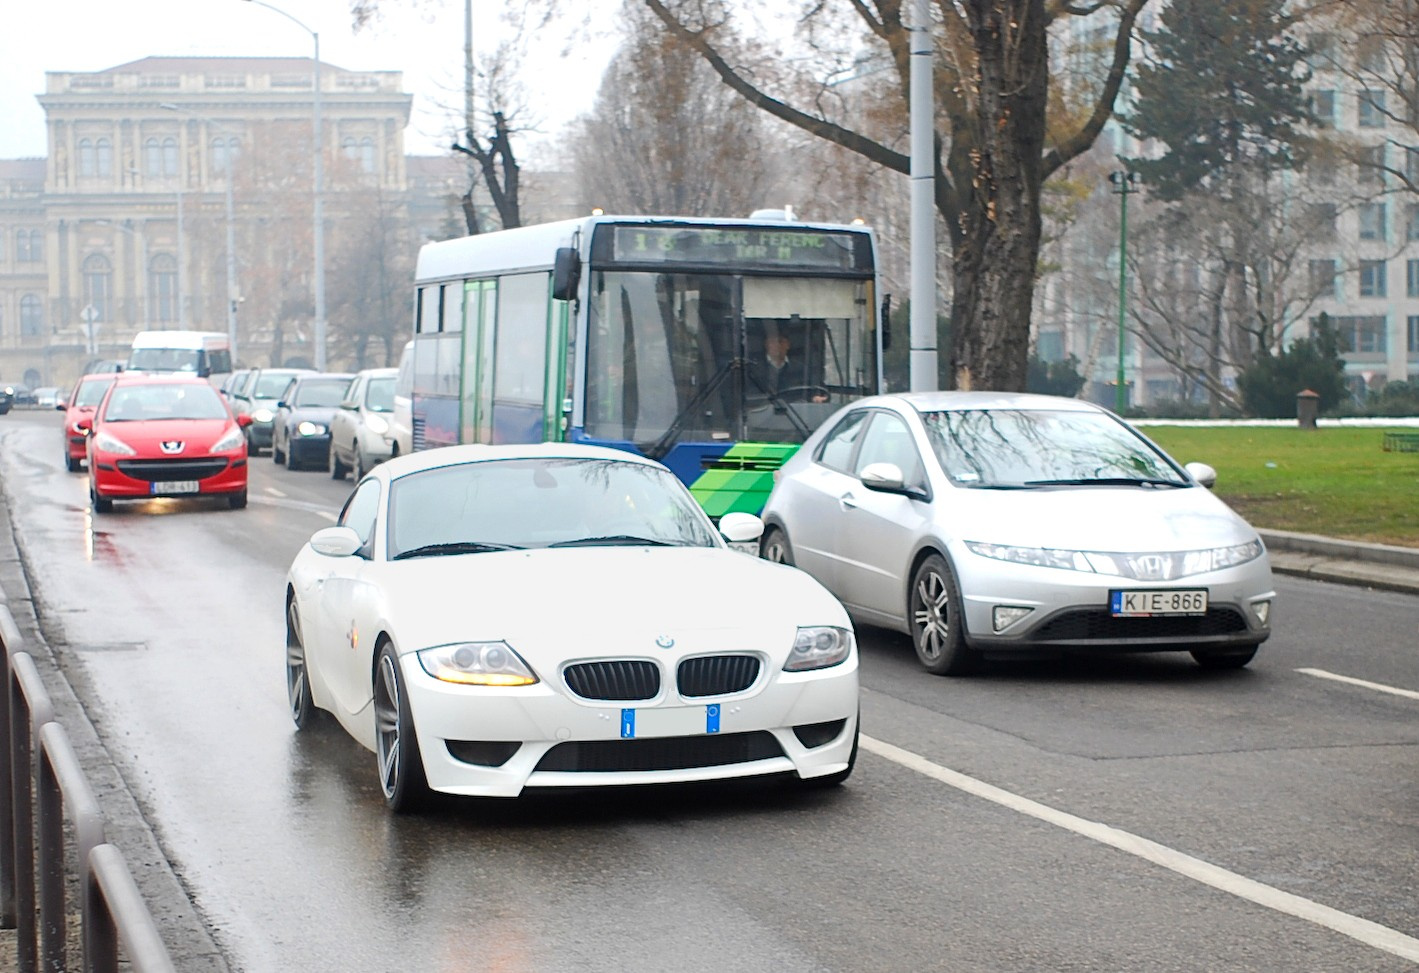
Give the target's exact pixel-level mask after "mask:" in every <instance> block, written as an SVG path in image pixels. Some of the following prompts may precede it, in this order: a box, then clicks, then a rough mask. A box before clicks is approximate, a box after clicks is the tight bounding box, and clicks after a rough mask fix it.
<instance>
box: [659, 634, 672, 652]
mask: <svg viewBox="0 0 1419 973" xmlns="http://www.w3.org/2000/svg"><path fill="white" fill-rule="evenodd" d="M655 644H656V645H658V646H660V647H661V648H662V649H673V648H674V647H675V640H674V639H672V638H671V637H670V636H668V635H661V636H659V637H658V638H656V640H655Z"/></svg>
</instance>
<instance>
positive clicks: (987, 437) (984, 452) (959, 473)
mask: <svg viewBox="0 0 1419 973" xmlns="http://www.w3.org/2000/svg"><path fill="white" fill-rule="evenodd" d="M922 421H923V422H924V423H925V425H926V431H927V436H928V437H929V438H930V440H931V446H932V449H933V451H934V452H935V453H936V458H937V460H938V461H939V462H940V464H941V468H942V469H943V470H944V471H945V472H946V475H947V477H949V478H950V480H951V482H952V483H953V484H955V485H956V486H961V487H986V488H995V489H1010V488H1014V489H1029V488H1034V487H1047V486H1075V485H1081V486H1089V485H1094V484H1098V485H1112V484H1119V483H1124V484H1139V485H1146V486H1178V487H1180V486H1187V485H1188V479H1187V477H1186V475H1185V474H1183V473H1182V471H1181V470H1179V469H1178V468H1177V466H1176V465H1175V464H1174V463H1173V462H1172V461H1171V460H1169V459H1168V458H1167V457H1166V456H1164V455H1163V454H1162V453H1160V452H1158V451H1157V450H1156V449H1154V448H1153V447H1152V446H1150V445H1149V444H1148V443H1147V442H1146V441H1145V440H1143V439H1141V438H1140V437H1139V436H1137V435H1136V434H1134V433H1133V431H1132V430H1130V429H1129V428H1128V427H1127V426H1125V425H1123V424H1122V423H1120V422H1118V421H1117V420H1115V419H1113V418H1112V417H1110V416H1107V415H1104V414H1102V413H1096V412H1072V411H1050V410H1036V409H978V410H971V411H945V412H929V413H925V414H924V415H923V416H922Z"/></svg>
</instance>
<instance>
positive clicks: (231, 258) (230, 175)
mask: <svg viewBox="0 0 1419 973" xmlns="http://www.w3.org/2000/svg"><path fill="white" fill-rule="evenodd" d="M161 107H163V108H165V109H167V110H168V111H175V112H182V113H183V114H184V115H191V116H192V117H194V118H198V119H201V120H202V121H204V122H206V123H207V124H208V125H211V126H212V127H213V128H216V129H218V130H219V131H220V130H225V131H227V132H230V131H231V129H230V128H228V127H227V126H225V125H223V124H222V123H221V122H218V121H214V120H213V119H210V118H208V117H207V116H206V115H202V114H199V113H197V112H194V111H189V110H188V109H186V108H182V107H181V106H179V105H174V104H168V103H164V104H163V105H162V106H161ZM225 175H226V182H227V189H226V197H227V198H226V210H227V343H228V344H230V345H231V354H232V361H236V360H237V321H236V307H237V293H238V292H237V277H236V209H235V205H234V204H233V201H232V182H233V181H234V180H235V178H236V174H235V172H233V160H232V143H231V140H230V139H228V140H227V143H226V173H225ZM181 198H182V197H181V195H179V196H178V199H179V200H181ZM179 213H181V208H180V206H179ZM181 221H182V217H181V215H179V216H178V224H179V227H178V228H179V233H178V238H179V239H178V253H179V255H180V254H181V253H182V249H181ZM180 259H181V258H180V257H179V264H178V274H179V276H180V275H181V273H182V270H181V263H180Z"/></svg>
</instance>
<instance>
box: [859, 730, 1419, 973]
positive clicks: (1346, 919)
mask: <svg viewBox="0 0 1419 973" xmlns="http://www.w3.org/2000/svg"><path fill="white" fill-rule="evenodd" d="M861 746H862V747H863V748H864V749H866V750H869V751H871V752H872V753H875V754H877V755H878V756H879V757H886V758H887V759H888V760H890V761H892V762H893V763H897V764H900V765H901V766H903V767H906V768H907V769H908V770H914V771H916V772H917V773H919V774H922V775H924V776H926V777H930V778H931V779H933V780H937V781H940V782H941V783H943V784H948V785H950V786H951V787H955V788H956V789H958V790H962V791H965V792H966V793H967V794H973V795H975V796H976V797H980V798H984V799H985V800H987V801H992V802H994V803H996V804H999V805H1001V806H1002V807H1007V808H1009V809H1010V810H1012V811H1018V812H1019V813H1020V814H1025V815H1029V816H1030V817H1032V818H1037V819H1038V820H1040V821H1044V822H1045V823H1046V824H1052V825H1054V826H1056V827H1059V828H1063V829H1064V830H1066V831H1072V832H1074V833H1075V834H1077V835H1082V836H1083V837H1085V838H1089V839H1092V840H1093V841H1097V842H1099V843H1100V844H1104V845H1108V846H1109V847H1111V848H1116V849H1118V850H1119V851H1122V852H1125V853H1126V854H1129V855H1134V856H1135V857H1138V858H1142V859H1143V860H1144V861H1149V862H1152V863H1153V864H1155V865H1161V866H1163V867H1164V868H1166V869H1169V870H1170V871H1173V872H1176V873H1178V874H1179V875H1182V876H1185V877H1186V878H1190V879H1193V880H1195V881H1198V882H1201V883H1203V884H1204V885H1210V886H1212V887H1213V888H1215V889H1218V890H1220V891H1222V892H1226V893H1228V894H1229V895H1235V896H1237V897H1238V898H1242V899H1246V900H1248V901H1250V902H1255V903H1256V904H1257V905H1260V906H1263V907H1265V908H1268V909H1274V910H1275V911H1277V912H1282V913H1285V914H1286V915H1290V916H1295V917H1296V918H1298V919H1304V920H1305V921H1306V922H1311V923H1315V924H1316V925H1318V926H1324V927H1325V928H1327V929H1331V930H1334V931H1335V932H1338V933H1340V934H1341V935H1343V936H1349V937H1350V938H1351V939H1354V940H1357V941H1359V942H1361V943H1364V944H1365V945H1366V946H1373V947H1374V948H1376V949H1380V950H1384V951H1385V952H1387V953H1393V954H1394V955H1395V956H1402V957H1404V958H1405V959H1408V960H1414V961H1419V939H1415V938H1414V937H1412V936H1406V935H1405V934H1404V933H1402V932H1398V931H1396V930H1394V929H1390V928H1389V927H1388V926H1382V925H1380V924H1379V923H1377V922H1371V921H1370V920H1368V919H1361V918H1360V917H1358V916H1352V915H1350V914H1349V913H1348V912H1341V911H1340V910H1338V909H1332V908H1331V907H1330V906H1326V905H1321V904H1320V903H1319V902H1312V901H1311V900H1310V899H1304V898H1302V897H1301V896H1299V895H1292V894H1291V893H1290V892H1283V891H1282V890H1281V889H1278V888H1273V887H1272V886H1270V885H1265V884H1263V883H1261V882H1258V881H1255V880H1253V879H1250V878H1246V877H1244V876H1241V875H1238V874H1236V873H1235V872H1229V871H1227V869H1225V868H1221V867H1219V866H1217V865H1213V864H1211V863H1210V862H1205V861H1203V860H1202V859H1200V858H1194V857H1192V856H1191V855H1187V854H1184V853H1183V852H1180V851H1177V850H1175V849H1172V848H1169V847H1167V846H1166V845H1160V844H1158V843H1157V842H1156V841H1150V840H1148V839H1147V838H1141V837H1139V836H1138V835H1136V834H1132V833H1131V832H1128V831H1122V830H1120V829H1118V828H1114V827H1111V826H1109V825H1107V824H1102V823H1100V822H1098V821H1088V820H1085V819H1084V818H1081V817H1078V816H1076V815H1073V814H1069V813H1067V812H1065V811H1060V810H1058V809H1056V808H1052V807H1050V806H1048V805H1046V804H1040V803H1039V802H1037V801H1032V800H1030V799H1029V798H1027V797H1021V796H1020V795H1019V794H1013V793H1011V792H1010V791H1007V790H1003V789H1001V788H999V787H995V786H994V785H992V784H987V783H985V782H984V781H981V780H976V779H975V778H974V777H968V776H966V775H965V774H962V773H960V772H959V771H955V770H950V769H948V768H946V767H942V766H941V765H940V764H935V763H932V762H931V761H930V760H927V759H926V758H925V757H922V756H919V755H917V754H914V753H912V752H911V751H909V750H903V749H901V748H900V747H895V746H893V745H892V744H890V743H883V742H882V741H881V740H875V739H873V738H872V737H868V736H863V737H862V738H861Z"/></svg>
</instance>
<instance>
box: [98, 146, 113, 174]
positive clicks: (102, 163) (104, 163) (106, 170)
mask: <svg viewBox="0 0 1419 973" xmlns="http://www.w3.org/2000/svg"><path fill="white" fill-rule="evenodd" d="M94 161H95V163H96V164H97V166H98V176H99V178H101V179H106V178H109V177H111V176H112V175H113V142H112V141H110V140H109V139H99V140H98V141H97V142H95V143H94Z"/></svg>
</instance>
